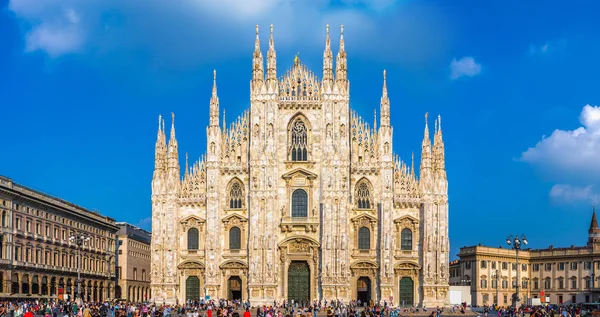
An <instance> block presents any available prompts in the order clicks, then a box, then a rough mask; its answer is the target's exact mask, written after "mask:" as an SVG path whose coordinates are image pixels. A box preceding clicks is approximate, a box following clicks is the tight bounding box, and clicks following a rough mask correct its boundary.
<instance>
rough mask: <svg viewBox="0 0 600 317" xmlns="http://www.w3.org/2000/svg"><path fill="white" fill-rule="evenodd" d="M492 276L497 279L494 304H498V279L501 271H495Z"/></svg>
mask: <svg viewBox="0 0 600 317" xmlns="http://www.w3.org/2000/svg"><path fill="white" fill-rule="evenodd" d="M492 277H493V278H494V279H495V280H496V300H495V301H494V305H498V279H500V271H499V270H496V271H494V275H493V276H492Z"/></svg>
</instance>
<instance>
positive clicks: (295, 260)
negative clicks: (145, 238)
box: [151, 26, 449, 306]
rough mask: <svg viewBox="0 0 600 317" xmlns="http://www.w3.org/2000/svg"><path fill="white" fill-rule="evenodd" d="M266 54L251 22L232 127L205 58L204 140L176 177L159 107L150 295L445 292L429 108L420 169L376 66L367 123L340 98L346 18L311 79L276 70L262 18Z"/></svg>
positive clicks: (417, 299) (420, 295)
mask: <svg viewBox="0 0 600 317" xmlns="http://www.w3.org/2000/svg"><path fill="white" fill-rule="evenodd" d="M266 59H267V61H266V70H265V63H264V61H263V54H262V52H261V49H260V42H259V36H258V27H257V32H256V46H255V51H254V56H253V65H252V79H251V82H250V91H251V94H250V104H251V105H250V109H248V110H247V111H246V112H244V113H243V114H242V115H241V116H240V117H238V118H237V120H235V121H234V122H233V123H231V124H230V125H229V127H226V124H225V118H223V124H222V125H220V124H219V123H220V117H219V115H220V111H219V99H218V97H217V83H216V82H217V79H216V71H215V74H214V77H215V81H214V84H213V90H212V97H211V99H210V110H209V113H210V124H209V126H208V128H207V130H206V134H207V153H206V155H204V156H203V157H202V158H201V159H199V160H198V161H196V162H194V163H193V164H191V166H188V163H187V162H188V160H187V155H186V166H185V171H184V173H183V178H182V177H181V173H180V167H179V154H178V145H177V140H176V136H175V125H174V116H173V124H172V126H171V131H170V137H169V142H168V145H167V140H166V139H167V136H166V134H165V128H164V121H163V119H162V118H159V129H158V138H157V142H156V159H155V169H154V176H153V180H152V233H153V239H152V272H151V280H152V283H151V287H152V297H153V299H154V300H155V301H157V302H161V301H164V302H169V303H174V302H180V303H181V302H183V301H185V300H186V299H197V298H200V297H202V298H204V297H205V296H210V298H242V299H250V301H251V302H252V303H253V304H256V303H269V304H270V303H273V301H274V300H277V301H281V300H283V299H295V300H296V301H299V300H300V301H304V300H311V301H312V300H317V299H323V300H324V299H327V300H331V299H335V298H338V299H341V300H344V301H349V300H351V299H358V298H361V299H362V300H363V301H364V300H372V301H379V302H383V301H387V302H388V303H392V304H394V305H398V304H405V305H410V304H414V305H426V306H436V305H443V304H446V303H448V289H449V286H448V276H449V274H448V265H447V263H448V260H449V253H448V252H449V242H448V194H447V193H448V182H447V179H446V171H445V166H444V162H445V158H444V143H443V141H442V129H441V119H440V117H439V116H438V118H436V120H435V131H434V136H433V144H432V142H431V141H430V136H429V129H428V126H427V120H426V122H425V135H424V139H423V143H422V155H421V164H420V171H419V177H418V178H417V175H416V172H415V167H414V159H413V162H412V163H411V164H410V165H409V164H407V163H406V162H404V161H402V160H400V159H398V157H397V156H396V155H394V154H393V152H392V149H393V146H392V137H393V133H392V131H393V130H392V127H391V125H390V101H389V99H388V91H387V87H386V81H385V71H384V72H383V91H382V95H381V102H380V111H379V117H378V118H377V115H375V119H374V122H373V125H372V126H371V125H370V124H368V123H366V122H365V121H364V120H363V119H362V118H361V117H360V116H358V115H357V114H356V112H354V111H353V110H351V109H350V106H349V82H348V78H347V62H346V51H345V48H344V36H343V27H342V29H341V35H340V42H339V51H338V53H337V57H336V58H335V68H334V55H333V54H332V51H331V47H330V36H329V27H327V36H326V42H325V52H324V55H323V70H322V78H318V77H317V76H316V75H315V73H313V72H311V71H310V70H309V69H307V67H306V66H305V65H304V64H303V63H302V62H301V61H300V60H299V58H298V57H297V56H296V58H295V59H294V64H293V66H292V67H291V69H289V70H287V71H286V72H285V73H283V76H282V77H280V78H278V77H277V70H276V60H277V59H276V53H275V43H274V38H273V27H272V26H271V30H270V38H269V49H268V51H267V56H266ZM377 119H378V120H377ZM426 119H427V116H426ZM377 121H379V122H377Z"/></svg>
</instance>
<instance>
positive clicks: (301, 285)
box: [287, 261, 310, 303]
mask: <svg viewBox="0 0 600 317" xmlns="http://www.w3.org/2000/svg"><path fill="white" fill-rule="evenodd" d="M287 282H288V301H290V302H291V301H292V300H293V301H294V303H302V302H304V303H308V302H309V301H310V268H309V267H308V263H307V262H305V261H292V262H291V263H290V266H289V267H288V280H287Z"/></svg>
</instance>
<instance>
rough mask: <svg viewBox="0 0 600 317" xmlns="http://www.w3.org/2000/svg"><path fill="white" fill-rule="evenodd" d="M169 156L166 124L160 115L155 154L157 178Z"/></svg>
mask: <svg viewBox="0 0 600 317" xmlns="http://www.w3.org/2000/svg"><path fill="white" fill-rule="evenodd" d="M166 156H167V140H166V136H165V122H164V120H163V118H162V115H158V132H157V135H156V148H155V152H154V170H155V176H158V175H156V173H157V171H158V170H164V168H165V159H166Z"/></svg>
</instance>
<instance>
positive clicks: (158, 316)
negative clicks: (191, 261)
mask: <svg viewBox="0 0 600 317" xmlns="http://www.w3.org/2000/svg"><path fill="white" fill-rule="evenodd" d="M419 312H421V313H422V312H427V314H428V315H429V317H440V314H441V313H442V312H443V309H442V308H439V307H438V308H436V309H432V310H430V311H428V310H427V309H423V308H421V309H419V308H416V307H391V306H390V305H388V304H387V303H385V302H384V303H383V305H379V304H375V303H373V302H369V303H364V302H360V301H351V302H349V303H343V302H342V301H326V300H325V301H314V302H294V301H289V302H288V301H282V302H273V303H272V305H262V306H254V305H251V303H250V302H248V301H240V300H218V301H213V300H208V301H204V300H201V301H188V302H186V303H184V304H180V305H166V304H161V303H153V302H146V303H131V302H105V303H95V302H86V303H83V304H81V305H78V304H77V302H76V301H45V302H43V301H38V300H26V301H24V300H20V301H19V300H11V301H1V300H0V317H39V316H44V317H317V314H318V315H319V317H322V316H327V317H375V316H377V317H399V316H403V315H404V316H406V315H409V314H414V313H419Z"/></svg>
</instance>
